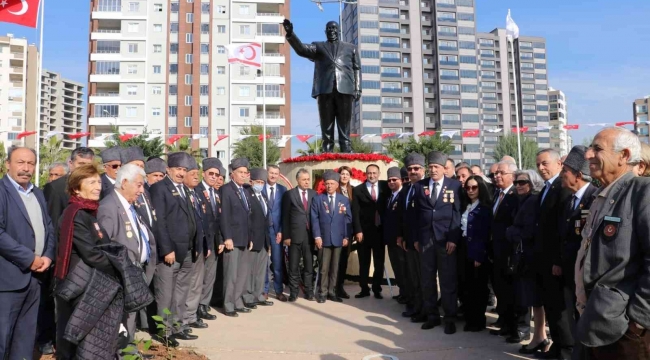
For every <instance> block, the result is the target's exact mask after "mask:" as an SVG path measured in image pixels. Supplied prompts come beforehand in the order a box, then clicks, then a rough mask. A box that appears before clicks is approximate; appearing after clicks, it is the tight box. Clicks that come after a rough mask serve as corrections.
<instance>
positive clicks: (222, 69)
mask: <svg viewBox="0 0 650 360" xmlns="http://www.w3.org/2000/svg"><path fill="white" fill-rule="evenodd" d="M225 73H226V67H225V66H217V74H219V75H224V74H225Z"/></svg>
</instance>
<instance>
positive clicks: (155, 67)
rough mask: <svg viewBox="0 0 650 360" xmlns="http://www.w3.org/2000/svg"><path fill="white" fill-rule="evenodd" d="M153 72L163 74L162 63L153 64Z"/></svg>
mask: <svg viewBox="0 0 650 360" xmlns="http://www.w3.org/2000/svg"><path fill="white" fill-rule="evenodd" d="M153 73H154V74H161V73H162V67H161V66H160V65H154V66H153Z"/></svg>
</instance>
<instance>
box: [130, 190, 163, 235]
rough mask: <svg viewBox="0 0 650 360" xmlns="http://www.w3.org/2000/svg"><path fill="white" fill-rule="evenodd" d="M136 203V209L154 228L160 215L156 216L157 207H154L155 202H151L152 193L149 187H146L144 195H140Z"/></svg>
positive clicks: (148, 224)
mask: <svg viewBox="0 0 650 360" xmlns="http://www.w3.org/2000/svg"><path fill="white" fill-rule="evenodd" d="M143 198H144V199H143ZM135 203H136V207H135V211H137V213H138V214H140V216H141V217H142V220H144V222H145V223H146V224H147V226H149V227H150V228H152V229H153V228H154V227H155V226H156V222H157V221H158V217H157V216H156V209H154V207H153V203H152V202H151V193H150V192H149V190H148V189H147V188H145V189H144V192H143V193H142V196H140V197H138V199H137V200H136V201H135ZM147 206H148V207H149V211H147ZM149 212H151V214H149Z"/></svg>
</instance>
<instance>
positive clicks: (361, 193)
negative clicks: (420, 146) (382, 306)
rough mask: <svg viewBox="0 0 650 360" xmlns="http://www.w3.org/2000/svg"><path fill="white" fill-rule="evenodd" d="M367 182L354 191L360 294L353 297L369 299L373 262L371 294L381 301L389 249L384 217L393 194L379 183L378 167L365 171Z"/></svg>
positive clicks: (354, 220) (354, 219)
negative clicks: (387, 201) (389, 198)
mask: <svg viewBox="0 0 650 360" xmlns="http://www.w3.org/2000/svg"><path fill="white" fill-rule="evenodd" d="M366 179H367V180H366V182H365V183H363V184H361V185H359V186H357V187H355V188H354V200H353V203H354V204H355V206H354V208H353V209H352V211H353V216H352V221H353V222H354V226H353V228H354V233H355V234H356V238H357V241H359V246H358V249H357V253H358V255H359V286H361V292H360V293H358V294H357V295H355V296H354V297H355V298H357V299H359V298H364V297H366V296H370V288H369V287H368V275H369V273H370V261H371V258H372V259H373V266H374V272H373V274H372V291H373V292H374V293H375V298H377V299H381V298H382V296H381V282H382V280H383V278H384V260H385V257H386V248H385V246H384V241H383V238H382V232H381V216H380V215H381V213H382V212H383V211H384V208H385V205H386V200H387V199H388V197H389V195H390V190H389V189H388V185H387V184H386V181H380V180H379V166H377V165H374V164H371V165H368V166H367V167H366Z"/></svg>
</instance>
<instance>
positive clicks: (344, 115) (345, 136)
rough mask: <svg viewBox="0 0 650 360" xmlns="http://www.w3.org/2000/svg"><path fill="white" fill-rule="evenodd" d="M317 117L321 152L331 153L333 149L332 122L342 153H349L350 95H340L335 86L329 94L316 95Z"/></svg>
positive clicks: (351, 100)
mask: <svg viewBox="0 0 650 360" xmlns="http://www.w3.org/2000/svg"><path fill="white" fill-rule="evenodd" d="M317 101H318V115H319V117H320V129H321V134H322V135H323V152H332V150H333V147H334V121H335V120H336V128H337V129H338V133H339V146H341V151H342V152H350V122H351V121H352V103H353V102H354V97H353V96H352V95H347V94H341V93H340V92H338V91H337V90H336V86H334V89H333V90H332V92H331V93H329V94H320V95H318V100H317Z"/></svg>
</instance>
